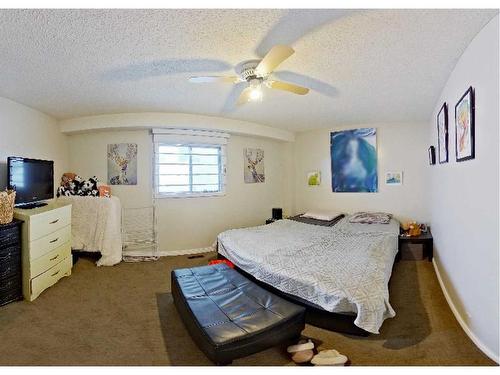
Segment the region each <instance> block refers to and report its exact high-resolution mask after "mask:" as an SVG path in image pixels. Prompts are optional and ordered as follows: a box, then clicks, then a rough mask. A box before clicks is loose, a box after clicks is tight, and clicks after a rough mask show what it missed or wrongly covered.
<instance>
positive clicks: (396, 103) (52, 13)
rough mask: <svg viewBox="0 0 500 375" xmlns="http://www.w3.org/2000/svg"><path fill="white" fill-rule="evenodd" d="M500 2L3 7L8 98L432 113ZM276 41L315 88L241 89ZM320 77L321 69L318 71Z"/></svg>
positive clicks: (201, 110) (3, 89)
mask: <svg viewBox="0 0 500 375" xmlns="http://www.w3.org/2000/svg"><path fill="white" fill-rule="evenodd" d="M495 14H497V10H357V11H347V10H0V35H2V37H1V38H0V96H4V97H7V98H10V99H13V100H15V101H18V102H20V103H23V104H26V105H29V106H31V107H33V108H36V109H39V110H41V111H43V112H46V113H48V114H50V115H53V116H54V117H56V118H58V119H64V118H71V117H78V116H87V115H95V114H104V113H120V112H142V111H161V112H184V113H196V114H205V115H215V116H223V117H229V118H235V119H240V120H247V121H254V122H258V123H262V124H266V125H270V126H275V127H280V128H284V129H289V130H293V131H295V130H306V129H310V128H318V127H330V126H332V125H335V124H349V123H371V122H396V121H403V122H416V121H426V120H428V118H429V117H430V115H431V112H432V110H433V106H434V104H435V101H436V100H437V98H438V95H439V94H440V91H441V89H442V87H443V86H444V84H445V82H446V79H447V77H448V75H449V73H450V72H451V70H452V69H453V67H454V65H455V63H456V61H457V59H458V58H459V56H460V54H461V53H462V52H463V50H464V49H465V47H466V46H467V45H468V43H469V42H470V41H471V40H472V38H473V37H474V36H475V35H476V34H477V33H478V31H479V30H480V29H481V28H482V27H483V26H484V25H485V24H486V23H487V22H488V21H489V20H490V19H491V18H492V17H493V16H494V15H495ZM275 44H289V45H291V46H292V47H293V48H294V49H295V51H296V53H295V54H294V55H293V56H292V57H291V58H289V59H288V60H287V61H285V63H283V64H282V65H281V66H280V67H279V68H278V70H279V72H278V73H277V74H276V76H277V77H279V78H280V79H282V80H288V81H290V82H294V83H298V84H302V85H306V86H308V87H311V88H312V89H315V90H314V91H312V92H311V93H310V94H308V95H306V96H296V95H293V94H289V93H286V92H280V91H276V90H272V91H271V90H266V91H265V93H264V101H263V102H262V103H250V104H248V105H245V106H242V107H239V108H235V107H234V106H233V105H232V103H233V102H234V101H235V99H236V97H235V96H236V95H237V88H233V87H232V86H231V85H224V84H205V85H195V84H191V83H189V82H188V81H187V78H188V77H189V76H190V75H200V74H232V73H233V67H234V65H236V64H238V63H240V62H241V61H244V60H248V59H253V58H259V57H262V56H263V55H264V54H265V52H267V50H269V48H270V47H271V46H273V45H275ZM307 77H310V78H307Z"/></svg>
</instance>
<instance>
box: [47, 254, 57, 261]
mask: <svg viewBox="0 0 500 375" xmlns="http://www.w3.org/2000/svg"><path fill="white" fill-rule="evenodd" d="M57 258H59V254H57V255H56V256H55V257H53V258H50V259H49V260H50V261H53V260H56V259H57Z"/></svg>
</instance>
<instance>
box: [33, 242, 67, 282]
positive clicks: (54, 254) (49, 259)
mask: <svg viewBox="0 0 500 375" xmlns="http://www.w3.org/2000/svg"><path fill="white" fill-rule="evenodd" d="M70 255H71V244H70V243H69V242H66V243H65V244H64V245H62V246H59V247H58V248H57V249H54V250H52V251H51V252H50V253H47V254H45V255H43V256H41V257H40V258H38V259H36V260H33V261H32V262H31V265H30V277H31V278H33V277H36V276H38V275H40V274H42V273H44V272H45V271H47V270H48V269H50V268H52V267H53V266H55V265H56V264H58V263H59V262H60V261H61V260H63V259H65V258H67V257H69V256H70Z"/></svg>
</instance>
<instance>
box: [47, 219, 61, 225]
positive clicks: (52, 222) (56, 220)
mask: <svg viewBox="0 0 500 375" xmlns="http://www.w3.org/2000/svg"><path fill="white" fill-rule="evenodd" d="M58 221H59V219H55V220H54V221H51V222H50V223H49V224H55V223H57V222H58Z"/></svg>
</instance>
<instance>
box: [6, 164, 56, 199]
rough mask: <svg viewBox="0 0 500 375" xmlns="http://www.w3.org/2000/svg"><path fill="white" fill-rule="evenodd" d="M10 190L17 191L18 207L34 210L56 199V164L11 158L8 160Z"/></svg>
mask: <svg viewBox="0 0 500 375" xmlns="http://www.w3.org/2000/svg"><path fill="white" fill-rule="evenodd" d="M7 178H8V185H9V188H10V189H14V190H16V201H15V205H16V207H20V208H33V207H40V206H43V205H45V203H43V201H44V200H46V199H52V198H54V162H53V161H50V160H38V159H28V158H21V157H17V156H11V157H9V158H7Z"/></svg>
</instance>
